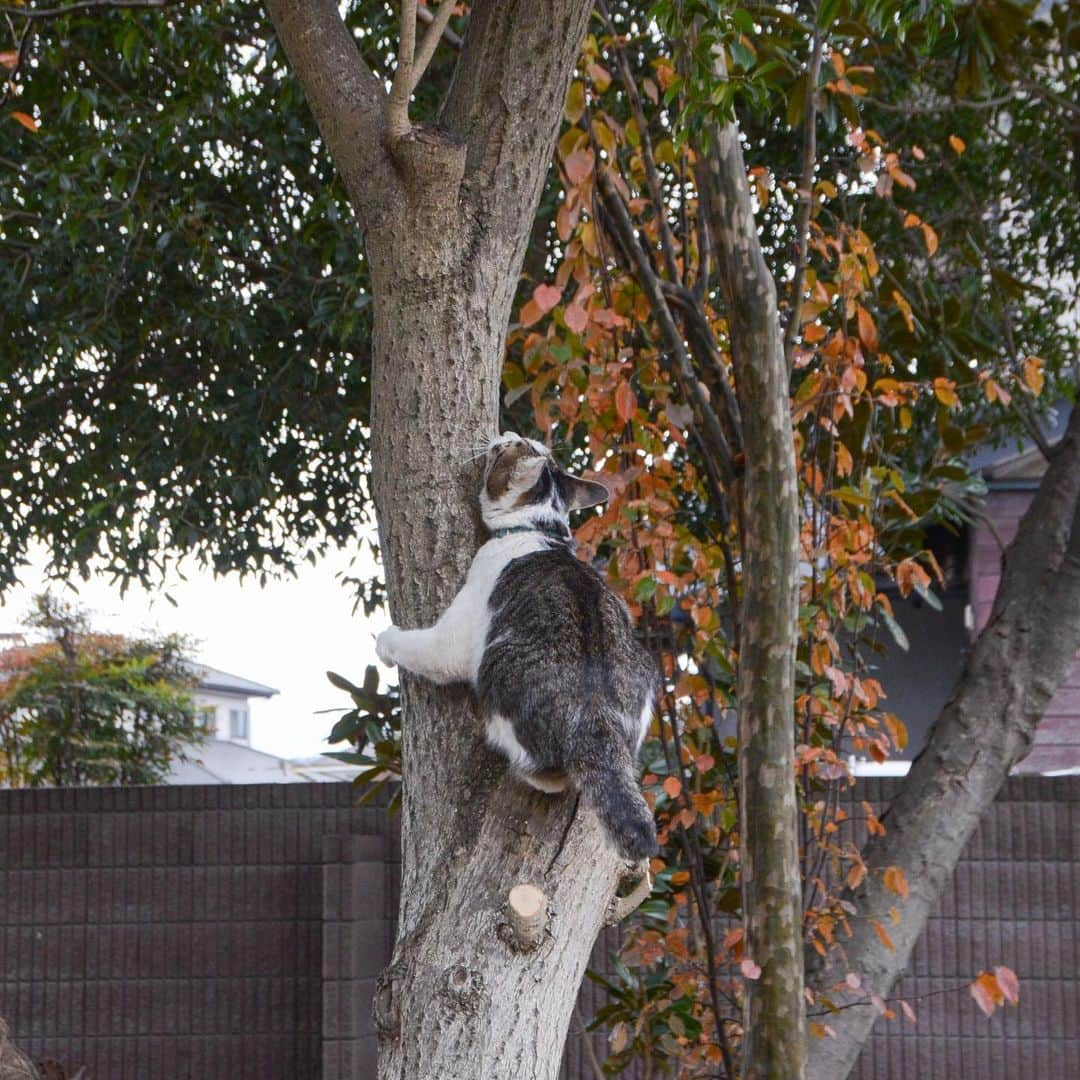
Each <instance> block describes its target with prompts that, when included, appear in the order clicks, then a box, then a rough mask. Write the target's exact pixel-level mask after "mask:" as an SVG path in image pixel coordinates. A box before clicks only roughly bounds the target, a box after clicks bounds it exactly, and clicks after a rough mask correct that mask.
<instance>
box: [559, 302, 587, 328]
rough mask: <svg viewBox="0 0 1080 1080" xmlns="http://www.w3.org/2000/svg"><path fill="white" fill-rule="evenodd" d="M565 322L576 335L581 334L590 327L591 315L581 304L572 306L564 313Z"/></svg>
mask: <svg viewBox="0 0 1080 1080" xmlns="http://www.w3.org/2000/svg"><path fill="white" fill-rule="evenodd" d="M563 321H564V322H565V323H566V325H567V326H568V327H569V328H570V329H571V330H573V331H574V333H575V334H580V333H581V332H582V331H583V330H584V329H585V327H586V326H588V325H589V315H588V312H587V311H586V310H585V309H584V308H583V307H581V306H580V305H579V304H570V305H569V306H568V307H567V308H566V310H565V311H564V312H563Z"/></svg>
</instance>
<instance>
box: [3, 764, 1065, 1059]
mask: <svg viewBox="0 0 1080 1080" xmlns="http://www.w3.org/2000/svg"><path fill="white" fill-rule="evenodd" d="M892 790H893V789H892V787H891V783H890V782H887V781H878V782H872V783H867V784H865V785H863V786H862V790H861V791H860V792H859V794H860V796H865V797H868V798H870V799H871V800H872V801H874V802H876V803H879V804H883V803H885V802H887V800H888V796H889V794H890V792H891V791H892ZM352 800H353V793H352V791H351V790H350V788H349V787H348V786H346V785H334V784H310V785H306V784H305V785H300V784H295V785H291V784H282V785H273V784H270V785H256V786H243V787H240V786H237V787H190V788H186V787H176V788H141V789H139V788H128V789H96V790H95V789H87V790H78V791H75V790H65V791H20V792H12V791H0V1015H2V1016H5V1017H6V1018H7V1019H8V1020H9V1021H10V1023H11V1026H12V1030H13V1032H14V1034H15V1037H16V1039H17V1041H18V1042H19V1043H20V1044H21V1045H22V1046H24V1047H25V1048H26V1049H27V1050H28V1051H29V1052H30V1053H31V1054H32V1055H33V1056H34V1057H35V1058H36V1059H38V1060H41V1059H43V1058H46V1057H51V1058H54V1059H56V1060H58V1061H59V1062H60V1063H61V1064H63V1065H64V1066H66V1067H67V1068H68V1069H69V1070H70V1071H74V1070H75V1069H76V1068H78V1067H79V1066H81V1065H85V1066H87V1068H88V1070H89V1074H90V1078H91V1080H159V1078H160V1080H188V1078H190V1080H196V1078H197V1080H225V1078H229V1080H248V1078H251V1080H256V1078H258V1080H314V1078H316V1077H320V1078H322V1080H346V1078H348V1080H365V1078H367V1077H374V1060H375V1057H374V1055H375V1040H374V1034H373V1032H372V1027H371V1017H370V998H371V992H372V990H373V988H374V979H375V976H376V975H377V973H378V971H379V970H380V969H381V967H382V966H383V965H384V964H385V963H386V960H387V958H388V957H389V952H390V945H391V934H392V926H393V914H394V911H395V910H396V904H397V877H398V875H397V866H396V860H397V858H398V854H397V840H396V836H395V835H394V830H393V826H392V825H391V824H390V823H389V822H388V819H387V817H386V814H385V811H383V810H382V809H380V808H378V807H372V808H363V809H357V808H354V807H353V806H352ZM1078 839H1080V777H1070V778H1058V779H1053V780H1051V779H1041V778H1023V779H1021V778H1017V779H1014V780H1011V781H1010V782H1009V784H1008V786H1007V787H1006V790H1005V791H1004V792H1003V794H1002V797H1001V798H1000V799H999V800H998V802H997V803H996V804H995V806H994V807H993V809H992V810H991V812H990V813H989V815H988V816H987V819H986V820H985V822H984V823H983V825H982V826H981V827H980V829H979V831H978V833H977V834H976V836H975V838H974V840H973V842H972V844H971V845H970V846H969V849H968V851H967V852H966V853H965V856H964V859H963V860H962V862H961V864H960V867H959V868H958V870H957V874H956V879H955V881H954V883H953V886H952V888H951V889H950V890H949V892H948V894H947V895H946V897H945V898H944V900H943V902H942V904H941V905H940V906H939V908H938V910H937V911H936V912H935V913H934V916H933V917H932V918H931V920H930V923H929V926H928V928H927V933H926V935H925V938H924V940H923V941H922V943H920V945H919V947H918V949H917V950H916V953H915V955H914V957H913V960H912V964H911V969H910V974H909V975H908V976H907V977H905V979H904V980H903V981H902V982H901V984H900V986H899V987H898V989H897V994H898V995H901V996H904V997H907V998H908V999H909V1000H911V1001H912V1004H913V1005H914V1006H915V1008H916V1010H917V1012H918V1015H919V1023H918V1025H917V1026H915V1027H912V1026H911V1025H909V1024H906V1023H904V1022H902V1021H893V1022H892V1023H885V1022H884V1021H882V1022H880V1023H879V1025H878V1028H877V1030H876V1032H875V1035H874V1037H873V1040H872V1042H871V1043H870V1045H869V1046H868V1047H867V1050H866V1051H865V1052H864V1054H863V1057H862V1060H861V1061H860V1065H859V1071H858V1074H857V1075H858V1080H907V1078H909V1077H913V1076H918V1077H921V1078H924V1080H938V1078H940V1080H967V1078H971V1080H975V1078H976V1077H978V1078H979V1080H1014V1078H1016V1077H1023V1076H1024V1075H1026V1073H1027V1072H1028V1071H1033V1072H1034V1074H1035V1075H1039V1076H1041V1077H1046V1078H1048V1080H1066V1078H1071V1077H1073V1076H1080V1035H1078V1032H1080V976H1078V974H1077V973H1078V971H1080V935H1078V933H1077V913H1078V912H1080V863H1078V861H1077V855H1078V851H1077V846H1078ZM616 944H617V940H616V937H615V936H614V934H612V933H610V932H609V933H608V934H607V935H606V936H605V937H604V938H603V939H602V940H601V941H600V942H599V943H598V945H597V949H596V952H595V953H594V958H593V959H594V965H595V966H596V967H598V968H601V969H605V968H607V966H608V960H607V957H608V955H609V954H610V953H611V951H612V950H613V949H614V948H615V947H616ZM998 963H1003V964H1007V965H1008V966H1009V967H1011V968H1013V969H1014V970H1015V971H1016V972H1017V974H1018V975H1019V976H1020V979H1021V998H1022V1000H1021V1005H1020V1008H1019V1009H1007V1010H1004V1011H1002V1012H999V1013H998V1014H997V1015H995V1016H994V1018H993V1019H991V1020H986V1019H984V1018H983V1017H982V1016H981V1015H980V1014H979V1013H978V1012H977V1010H976V1009H975V1006H974V1004H973V1002H972V1001H971V1000H970V998H969V997H968V995H967V992H966V989H965V986H966V984H967V982H969V981H970V979H971V978H972V976H973V975H974V974H975V973H976V972H977V971H978V970H980V968H982V967H986V966H990V965H993V964H998ZM949 988H955V990H954V992H949V993H944V994H937V991H941V990H946V989H949ZM926 994H935V996H934V997H930V998H926V999H925V1000H920V999H922V998H923V995H926ZM602 1004H603V998H602V996H601V993H600V992H599V991H598V990H597V989H596V988H595V987H593V986H592V985H591V984H587V985H586V987H585V988H584V989H583V992H582V998H581V1001H580V1006H581V1013H582V1015H583V1017H584V1018H585V1019H586V1020H587V1019H588V1018H590V1017H591V1016H592V1015H593V1013H594V1012H595V1010H596V1009H597V1008H599V1007H600V1006H601V1005H602ZM575 1025H576V1021H575ZM592 1041H593V1046H594V1048H595V1050H596V1052H597V1055H598V1056H599V1058H600V1059H601V1060H602V1059H603V1056H604V1039H603V1035H602V1034H597V1035H595V1036H593V1038H592ZM563 1076H564V1077H565V1078H566V1080H579V1078H580V1080H592V1078H593V1073H592V1071H591V1066H590V1064H589V1060H588V1057H587V1055H586V1054H585V1052H584V1047H583V1044H582V1041H581V1039H580V1038H579V1037H578V1036H576V1035H575V1034H574V1031H573V1030H572V1033H571V1038H570V1039H569V1040H568V1045H567V1049H566V1054H565V1057H564V1069H563ZM477 1080H488V1078H477ZM491 1080H495V1078H491ZM515 1080H516V1078H515Z"/></svg>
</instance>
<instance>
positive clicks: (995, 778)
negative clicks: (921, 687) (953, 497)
mask: <svg viewBox="0 0 1080 1080" xmlns="http://www.w3.org/2000/svg"><path fill="white" fill-rule="evenodd" d="M1078 648H1080V409H1078V408H1075V407H1074V409H1073V412H1072V415H1071V417H1070V419H1069V426H1068V429H1067V431H1066V434H1065V437H1064V439H1063V440H1062V442H1061V443H1060V444H1059V445H1058V447H1057V448H1056V449H1055V450H1054V452H1053V454H1052V455H1051V460H1050V464H1049V466H1048V467H1047V470H1046V473H1045V475H1044V476H1043V479H1042V482H1041V483H1040V485H1039V489H1038V491H1037V492H1036V495H1035V498H1034V499H1033V500H1032V503H1031V506H1030V507H1029V508H1028V511H1027V513H1026V514H1025V515H1024V517H1023V519H1022V521H1021V523H1020V528H1019V531H1018V532H1017V534H1016V538H1015V540H1014V541H1013V543H1012V544H1011V546H1010V547H1009V548H1008V550H1007V551H1006V553H1005V557H1004V568H1003V572H1002V576H1001V582H1000V584H999V585H998V591H997V595H996V596H995V598H994V607H993V610H992V612H991V615H990V620H989V622H988V623H987V625H986V627H985V629H984V630H983V632H982V633H981V634H980V635H979V637H978V639H977V640H976V642H975V645H974V647H973V648H972V650H971V654H970V655H969V657H968V661H967V663H966V665H965V666H964V670H963V672H962V673H961V675H960V677H959V679H958V680H957V683H956V686H955V688H954V690H953V692H952V694H951V696H950V698H949V700H948V702H947V703H946V705H945V707H944V709H943V710H942V712H941V715H940V716H939V717H938V719H937V722H936V723H935V724H934V727H933V729H932V731H931V733H930V738H929V740H928V742H927V744H926V746H925V747H924V749H923V750H922V752H921V753H920V754H919V756H918V757H917V758H916V759H915V761H914V763H913V764H912V767H911V771H910V772H909V773H908V775H907V777H906V778H905V780H904V782H903V786H902V787H901V789H900V792H899V794H898V795H897V796H896V798H895V799H894V800H893V802H892V805H891V806H890V807H889V809H888V810H887V812H886V813H885V814H883V815H882V817H881V820H882V823H883V824H885V826H886V829H887V831H886V833H885V835H884V836H878V837H874V838H873V839H872V840H871V841H870V842H869V843H868V844H867V845H866V848H865V850H864V851H863V859H864V861H865V863H866V867H867V874H866V878H865V880H864V882H863V884H862V885H861V886H860V888H859V889H858V890H857V891H855V892H854V893H853V894H851V895H850V896H849V897H848V899H850V900H853V901H854V902H855V904H856V906H857V908H858V917H857V918H855V919H853V920H852V921H851V927H852V936H851V938H850V939H849V940H848V941H846V942H845V943H844V949H843V952H844V957H843V958H841V957H839V956H835V957H833V958H831V963H829V964H828V966H825V965H824V963H823V965H822V968H821V970H819V971H817V972H815V975H814V983H815V985H818V986H833V985H834V984H835V983H837V982H841V981H842V980H843V978H844V975H845V973H847V972H849V971H854V972H856V973H857V974H858V975H859V976H860V979H861V985H862V987H863V988H865V989H866V990H872V991H874V992H876V993H878V994H879V995H881V996H882V997H885V996H887V995H888V993H889V992H890V990H891V989H892V987H893V984H894V983H895V982H896V980H897V978H899V976H900V974H901V973H902V972H903V971H904V969H905V968H906V966H907V963H908V959H909V957H910V956H911V951H912V949H913V948H914V946H915V943H916V942H917V941H918V939H919V935H920V934H921V933H922V930H923V927H924V926H925V924H926V919H927V917H928V915H929V913H930V912H931V911H932V910H933V908H934V906H935V905H936V904H937V902H938V900H939V899H940V897H941V894H942V891H943V890H944V888H945V885H946V884H947V883H948V881H949V879H950V878H951V877H952V874H953V871H954V869H955V867H956V863H957V860H958V859H959V857H960V855H961V853H962V852H963V850H964V847H965V845H966V844H967V842H968V840H969V839H970V838H971V834H972V833H973V832H974V831H975V828H976V826H977V825H978V823H979V820H980V818H981V817H982V815H983V814H984V812H985V811H986V809H987V808H988V807H989V806H990V804H991V803H992V802H993V801H994V799H995V798H996V796H997V794H998V792H999V791H1000V790H1001V786H1002V785H1003V784H1004V782H1005V780H1006V779H1007V778H1008V775H1009V772H1010V770H1011V769H1012V767H1013V766H1014V765H1015V764H1016V763H1017V762H1018V761H1020V760H1021V759H1022V758H1023V757H1024V756H1025V754H1026V753H1027V752H1028V750H1029V749H1030V747H1031V742H1032V739H1033V738H1034V734H1035V728H1036V726H1037V725H1038V723H1039V720H1040V719H1041V718H1042V715H1043V712H1044V711H1045V709H1046V706H1047V704H1048V703H1049V702H1050V700H1051V698H1052V697H1053V695H1054V693H1055V692H1056V690H1057V688H1058V686H1059V685H1060V683H1061V681H1062V679H1063V678H1064V676H1065V674H1066V672H1067V671H1068V670H1069V667H1070V665H1071V664H1072V662H1073V659H1074V657H1075V656H1076V652H1077V649H1078ZM893 866H895V867H899V868H900V870H901V871H902V872H903V874H904V876H905V878H906V879H907V882H908V885H909V888H910V893H909V896H908V898H907V900H906V901H904V902H903V903H899V902H898V899H897V897H896V896H895V895H893V894H892V893H891V892H889V890H888V889H887V888H885V886H884V883H883V877H884V872H885V870H886V869H888V868H890V867H893ZM893 909H895V910H897V911H898V912H899V915H900V921H899V922H898V923H894V921H893V919H892V918H891V915H890V912H891V910H893ZM877 926H882V927H887V928H888V929H887V933H888V938H889V944H888V945H886V944H885V942H884V941H883V940H882V939H881V937H880V935H879V933H878V930H877V928H876V927H877ZM834 976H839V978H836V977H834ZM876 1016H877V1011H876V1010H875V1009H873V1008H869V1007H865V1006H859V1005H857V1004H856V1005H855V1007H852V1008H850V1009H845V1010H844V1011H843V1013H842V1015H839V1016H837V1017H836V1018H835V1020H834V1022H833V1024H832V1026H833V1029H834V1031H835V1032H836V1036H835V1038H830V1039H821V1040H817V1041H815V1043H814V1044H813V1045H812V1047H811V1050H810V1070H809V1076H810V1077H811V1078H812V1080H839V1078H841V1077H845V1076H847V1075H848V1072H849V1071H850V1069H851V1068H852V1066H853V1065H854V1063H855V1060H856V1058H857V1057H858V1053H859V1050H860V1049H861V1048H862V1045H863V1043H864V1042H865V1041H866V1038H867V1036H868V1035H869V1033H870V1029H871V1027H872V1026H873V1023H874V1020H875V1019H876Z"/></svg>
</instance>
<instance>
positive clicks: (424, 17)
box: [416, 7, 464, 51]
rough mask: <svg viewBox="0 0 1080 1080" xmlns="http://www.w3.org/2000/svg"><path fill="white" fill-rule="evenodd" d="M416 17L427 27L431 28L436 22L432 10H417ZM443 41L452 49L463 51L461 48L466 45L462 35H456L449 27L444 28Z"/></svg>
mask: <svg viewBox="0 0 1080 1080" xmlns="http://www.w3.org/2000/svg"><path fill="white" fill-rule="evenodd" d="M416 17H417V18H418V19H419V20H420V21H421V22H422V23H423V24H424V25H425V26H430V25H431V24H432V23H433V22H434V21H435V16H434V15H433V14H432V13H431V8H427V7H422V8H417V9H416ZM442 39H443V41H445V42H446V44H447V45H449V46H450V48H451V49H457V50H458V51H460V50H461V46H462V45H463V44H464V42H463V41H462V38H461V35H460V34H455V33H454V31H453V30H451V29H449V27H444V28H443V32H442Z"/></svg>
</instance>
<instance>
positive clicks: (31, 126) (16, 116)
mask: <svg viewBox="0 0 1080 1080" xmlns="http://www.w3.org/2000/svg"><path fill="white" fill-rule="evenodd" d="M11 119H12V120H17V121H18V122H19V123H20V124H22V126H23V127H24V128H26V130H27V131H37V129H38V122H37V121H36V120H35V119H34V118H33V117H32V116H28V115H27V114H26V113H24V112H13V113H12V114H11Z"/></svg>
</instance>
